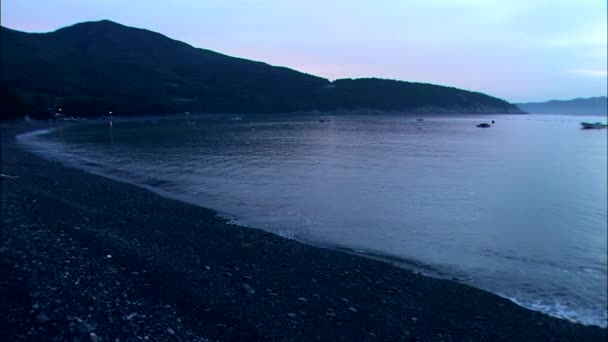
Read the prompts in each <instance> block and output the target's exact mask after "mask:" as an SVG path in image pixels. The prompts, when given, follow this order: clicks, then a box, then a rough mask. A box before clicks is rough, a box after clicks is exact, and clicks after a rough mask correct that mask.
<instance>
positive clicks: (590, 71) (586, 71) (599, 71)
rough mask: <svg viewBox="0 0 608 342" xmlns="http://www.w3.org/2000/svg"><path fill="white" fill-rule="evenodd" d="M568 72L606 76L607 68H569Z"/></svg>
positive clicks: (607, 73) (607, 74)
mask: <svg viewBox="0 0 608 342" xmlns="http://www.w3.org/2000/svg"><path fill="white" fill-rule="evenodd" d="M568 72H571V73H573V74H579V75H585V76H595V77H606V76H608V70H606V69H570V70H568Z"/></svg>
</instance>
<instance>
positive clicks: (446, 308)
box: [0, 123, 607, 341]
mask: <svg viewBox="0 0 608 342" xmlns="http://www.w3.org/2000/svg"><path fill="white" fill-rule="evenodd" d="M43 127H44V125H43V124H33V125H32V124H24V123H21V124H12V125H8V126H7V125H4V127H3V128H2V155H1V158H2V160H1V173H2V174H5V175H8V176H11V177H16V178H7V177H3V178H2V181H1V183H0V186H1V194H2V197H1V199H2V202H1V203H2V228H1V240H0V241H1V245H0V331H2V339H3V340H7V341H39V340H51V341H65V340H70V341H71V340H75V341H141V340H151V341H164V340H168V341H172V340H175V341H216V340H219V341H259V340H264V341H309V340H313V341H337V340H343V341H410V340H414V341H605V340H606V338H607V332H606V329H601V328H598V327H589V326H583V325H579V324H574V323H571V322H568V321H565V320H560V319H557V318H553V317H549V316H547V315H544V314H541V313H538V312H534V311H531V310H528V309H525V308H522V307H520V306H517V305H515V304H514V303H512V302H510V301H508V300H506V299H504V298H501V297H498V296H496V295H494V294H491V293H489V292H486V291H483V290H479V289H475V288H472V287H469V286H466V285H463V284H459V283H457V282H453V281H449V280H440V279H433V278H428V277H424V276H420V275H416V274H414V273H412V272H410V271H408V270H405V269H401V268H398V267H396V266H393V265H391V264H389V263H386V262H382V261H378V260H372V259H368V258H363V257H360V256H356V255H352V254H348V253H345V252H341V251H336V250H330V249H323V248H319V247H314V246H310V245H306V244H303V243H300V242H297V241H293V240H288V239H285V238H282V237H279V236H276V235H272V234H270V233H267V232H264V231H262V230H258V229H252V228H244V227H239V226H235V225H230V224H226V222H225V221H224V220H222V219H220V218H217V217H216V215H215V212H214V211H212V210H209V209H205V208H201V207H197V206H194V205H190V204H187V203H183V202H179V201H175V200H171V199H167V198H163V197H160V196H158V195H156V194H154V193H152V192H150V191H147V190H145V189H141V188H138V187H135V186H132V185H129V184H123V183H119V182H116V181H113V180H110V179H107V178H104V177H100V176H96V175H92V174H88V173H85V172H83V171H80V170H77V169H73V168H68V167H65V166H63V165H61V164H59V163H57V162H53V161H47V160H44V159H42V158H39V157H37V156H35V155H33V154H31V153H29V152H27V151H24V150H23V149H22V148H21V147H19V146H17V145H16V144H15V135H16V134H18V133H21V132H26V131H29V130H32V129H37V128H43Z"/></svg>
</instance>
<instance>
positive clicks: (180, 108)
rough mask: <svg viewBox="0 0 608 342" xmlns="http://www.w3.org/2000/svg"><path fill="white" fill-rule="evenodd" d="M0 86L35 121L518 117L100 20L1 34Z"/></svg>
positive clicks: (417, 89)
mask: <svg viewBox="0 0 608 342" xmlns="http://www.w3.org/2000/svg"><path fill="white" fill-rule="evenodd" d="M0 44H1V46H0V51H1V60H2V63H1V64H0V67H1V72H0V76H1V77H0V81H1V83H2V85H4V87H6V88H7V89H8V91H10V92H14V93H15V94H17V95H18V96H19V97H20V98H22V99H23V101H22V102H23V103H24V106H23V107H24V108H25V109H24V110H25V111H28V112H30V113H34V114H36V113H37V114H38V115H45V113H46V112H47V108H49V107H51V108H57V107H62V108H63V109H64V112H66V113H72V115H78V116H81V115H100V114H105V113H107V112H108V111H110V110H111V111H113V112H114V113H116V114H154V113H175V112H184V111H191V112H206V113H212V112H213V113H228V112H231V113H235V112H238V113H241V112H243V113H277V112H293V111H312V110H320V111H335V110H357V109H373V110H382V111H429V110H433V111H439V112H464V113H484V112H488V113H520V112H521V111H520V110H519V108H517V107H516V106H514V105H512V104H509V103H508V102H506V101H504V100H501V99H498V98H495V97H491V96H488V95H485V94H481V93H477V92H470V91H466V90H461V89H456V88H452V87H445V86H438V85H431V84H424V83H412V82H402V81H393V80H381V79H374V78H369V79H355V80H353V79H343V80H336V81H333V82H330V81H329V80H327V79H324V78H321V77H317V76H313V75H309V74H305V73H302V72H298V71H295V70H292V69H288V68H284V67H277V66H271V65H268V64H266V63H262V62H256V61H250V60H247V59H242V58H235V57H231V56H226V55H223V54H220V53H217V52H213V51H210V50H205V49H200V48H195V47H192V46H190V45H188V44H186V43H183V42H180V41H176V40H173V39H170V38H168V37H166V36H163V35H162V34H159V33H156V32H152V31H148V30H144V29H138V28H132V27H127V26H124V25H120V24H117V23H114V22H111V21H108V20H102V21H98V22H86V23H80V24H76V25H73V26H70V27H66V28H62V29H59V30H56V31H53V32H49V33H25V32H20V31H16V30H12V29H9V28H5V27H2V28H1V37H0Z"/></svg>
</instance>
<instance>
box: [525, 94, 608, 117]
mask: <svg viewBox="0 0 608 342" xmlns="http://www.w3.org/2000/svg"><path fill="white" fill-rule="evenodd" d="M517 106H519V108H521V109H523V110H525V111H527V112H530V113H532V114H568V115H608V98H607V97H606V96H597V97H589V98H577V99H572V100H551V101H546V102H531V103H519V104H517Z"/></svg>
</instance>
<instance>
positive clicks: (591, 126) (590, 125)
mask: <svg viewBox="0 0 608 342" xmlns="http://www.w3.org/2000/svg"><path fill="white" fill-rule="evenodd" d="M581 126H583V129H599V128H607V127H608V125H607V124H604V123H601V122H593V123H591V122H581Z"/></svg>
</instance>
